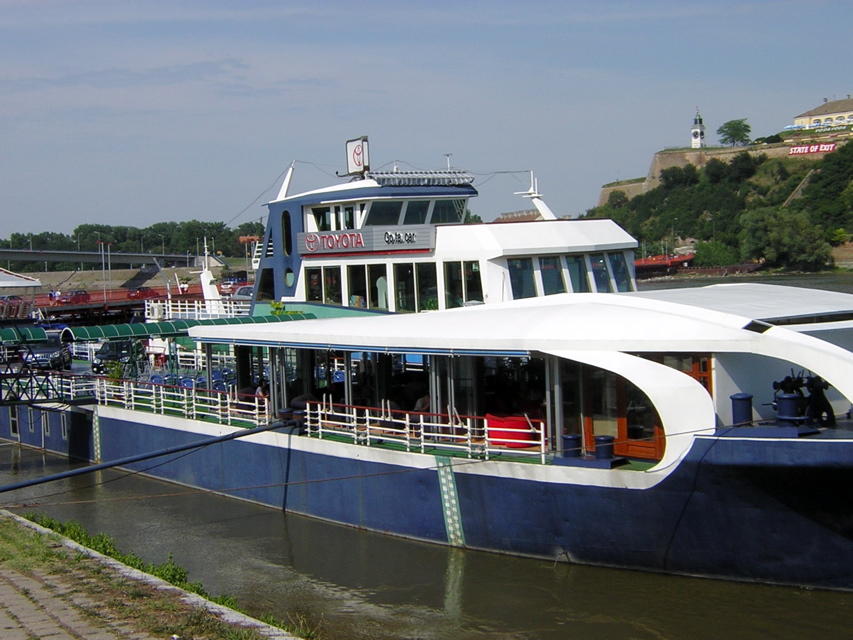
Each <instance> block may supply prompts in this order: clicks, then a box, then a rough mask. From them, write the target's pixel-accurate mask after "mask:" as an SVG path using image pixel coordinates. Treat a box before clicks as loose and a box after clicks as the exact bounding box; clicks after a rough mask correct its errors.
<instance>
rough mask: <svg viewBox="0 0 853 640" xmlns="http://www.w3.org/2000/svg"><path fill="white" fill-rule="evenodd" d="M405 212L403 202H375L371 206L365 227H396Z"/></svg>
mask: <svg viewBox="0 0 853 640" xmlns="http://www.w3.org/2000/svg"><path fill="white" fill-rule="evenodd" d="M402 210H403V202H402V200H375V201H374V202H372V203H371V204H370V211H368V212H367V221H366V222H365V225H367V226H369V227H378V226H388V225H396V224H397V223H398V222H399V221H400V212H401V211H402Z"/></svg>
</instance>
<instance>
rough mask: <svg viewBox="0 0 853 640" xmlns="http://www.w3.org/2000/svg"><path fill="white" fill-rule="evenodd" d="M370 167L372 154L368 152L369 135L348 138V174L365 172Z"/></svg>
mask: <svg viewBox="0 0 853 640" xmlns="http://www.w3.org/2000/svg"><path fill="white" fill-rule="evenodd" d="M368 169H370V155H369V154H368V152H367V136H362V137H360V138H356V139H355V140H347V174H349V175H351V176H352V175H356V174H363V173H364V172H365V171H367V170H368Z"/></svg>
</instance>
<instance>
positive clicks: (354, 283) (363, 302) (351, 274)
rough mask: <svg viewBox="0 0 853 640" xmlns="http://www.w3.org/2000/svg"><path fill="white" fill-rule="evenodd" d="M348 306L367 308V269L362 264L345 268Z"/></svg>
mask: <svg viewBox="0 0 853 640" xmlns="http://www.w3.org/2000/svg"><path fill="white" fill-rule="evenodd" d="M347 285H348V289H349V306H351V307H362V308H364V307H367V267H366V266H365V265H363V264H358V265H350V266H349V267H347Z"/></svg>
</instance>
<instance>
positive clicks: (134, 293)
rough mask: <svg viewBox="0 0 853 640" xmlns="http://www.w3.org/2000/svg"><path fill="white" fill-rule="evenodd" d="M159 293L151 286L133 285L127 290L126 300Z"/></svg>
mask: <svg viewBox="0 0 853 640" xmlns="http://www.w3.org/2000/svg"><path fill="white" fill-rule="evenodd" d="M159 295H160V294H159V293H157V292H156V291H155V290H154V289H152V288H151V287H133V288H132V289H128V290H127V298H128V300H145V299H146V298H156V297H157V296H159Z"/></svg>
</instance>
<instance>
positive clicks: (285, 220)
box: [281, 211, 293, 256]
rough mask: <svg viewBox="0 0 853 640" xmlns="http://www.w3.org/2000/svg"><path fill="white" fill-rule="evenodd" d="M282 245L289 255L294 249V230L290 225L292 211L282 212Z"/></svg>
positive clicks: (285, 253)
mask: <svg viewBox="0 0 853 640" xmlns="http://www.w3.org/2000/svg"><path fill="white" fill-rule="evenodd" d="M281 246H282V251H284V255H286V256H289V255H290V252H291V251H293V230H292V229H291V227H290V211H282V213H281Z"/></svg>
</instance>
